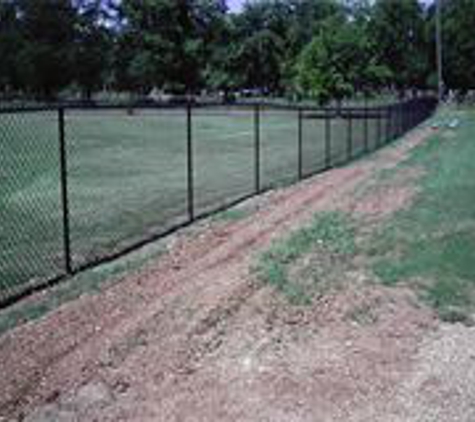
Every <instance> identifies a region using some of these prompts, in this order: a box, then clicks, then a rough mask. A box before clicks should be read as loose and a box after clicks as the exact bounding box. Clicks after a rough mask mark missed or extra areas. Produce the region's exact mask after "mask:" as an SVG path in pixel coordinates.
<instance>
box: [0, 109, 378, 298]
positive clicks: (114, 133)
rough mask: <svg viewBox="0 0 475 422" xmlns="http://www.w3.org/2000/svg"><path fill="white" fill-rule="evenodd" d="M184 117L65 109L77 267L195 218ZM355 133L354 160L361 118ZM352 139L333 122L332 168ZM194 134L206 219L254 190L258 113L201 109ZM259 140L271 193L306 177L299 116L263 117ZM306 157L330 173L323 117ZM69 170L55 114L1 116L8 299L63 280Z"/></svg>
mask: <svg viewBox="0 0 475 422" xmlns="http://www.w3.org/2000/svg"><path fill="white" fill-rule="evenodd" d="M186 121H187V118H186V112H185V110H184V109H166V110H165V109H154V110H135V112H134V113H133V114H132V115H129V114H127V112H126V111H125V110H87V111H86V110H68V111H66V115H65V123H66V125H65V134H66V144H67V166H68V178H67V180H68V195H69V214H70V219H69V225H70V233H71V253H72V264H73V267H75V268H77V267H78V266H81V265H83V264H85V263H88V262H91V261H94V260H96V259H98V258H100V257H103V256H105V255H108V254H111V253H114V252H117V251H120V250H122V249H123V248H126V247H127V246H130V245H132V244H134V243H135V242H138V241H140V240H141V239H144V238H146V237H147V236H148V235H150V234H154V233H159V232H161V231H165V230H166V229H167V228H170V227H172V226H174V225H176V224H179V223H180V222H184V221H186V220H187V219H188V214H187V209H188V203H187V143H186V142H187V125H186ZM368 123H369V124H368V129H369V130H368V138H369V143H370V146H371V147H374V146H375V145H376V143H377V139H376V137H377V125H376V122H375V121H371V120H370V121H369V122H368ZM383 127H384V126H383ZM351 129H352V143H353V153H354V154H355V155H356V154H358V153H360V152H362V149H363V145H364V139H363V133H364V130H363V120H353V122H352V127H351ZM347 134H348V122H347V121H345V120H342V119H339V118H335V119H332V120H331V137H332V150H331V156H332V162H333V163H334V164H338V163H342V162H344V161H346V160H347V158H348V157H347ZM192 135H193V164H194V174H193V180H194V198H195V209H196V213H197V214H200V213H202V212H205V211H209V210H212V209H214V208H217V207H219V206H222V205H224V204H226V203H228V202H231V201H233V200H235V199H238V198H240V197H243V196H246V195H248V194H251V193H253V192H254V190H255V158H254V157H255V155H254V154H255V146H254V142H255V141H254V139H255V138H254V112H253V110H252V109H250V108H249V109H244V108H224V107H216V108H200V109H194V110H193V118H192ZM260 140H261V152H260V157H261V161H260V167H261V171H260V179H261V187H262V188H263V189H265V188H268V187H271V186H275V185H280V184H285V183H290V182H292V181H294V180H296V179H297V178H298V116H297V112H296V111H292V110H285V111H284V110H262V113H261V116H260ZM302 152H303V154H302V166H303V173H304V175H309V174H312V173H314V172H316V171H318V170H321V169H323V167H324V166H325V122H324V120H321V119H316V118H304V119H303V121H302ZM59 163H60V157H59V144H58V116H57V112H56V111H41V112H29V113H3V114H0V178H1V179H0V180H1V183H0V221H1V224H0V298H2V297H6V296H7V295H10V294H13V293H15V292H17V291H18V290H21V289H23V288H24V287H25V285H27V284H30V285H31V284H36V283H42V282H44V281H45V280H46V279H48V278H52V277H54V276H55V275H60V274H62V273H63V272H64V268H65V267H64V252H63V251H64V248H63V222H62V221H63V220H62V217H63V213H62V205H61V204H62V202H61V188H60V164H59Z"/></svg>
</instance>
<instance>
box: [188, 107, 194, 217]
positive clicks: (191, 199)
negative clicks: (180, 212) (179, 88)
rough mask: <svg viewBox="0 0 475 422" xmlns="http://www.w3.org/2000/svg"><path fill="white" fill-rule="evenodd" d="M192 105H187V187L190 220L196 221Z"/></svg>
mask: <svg viewBox="0 0 475 422" xmlns="http://www.w3.org/2000/svg"><path fill="white" fill-rule="evenodd" d="M192 123H193V122H192V105H191V102H188V104H187V105H186V128H187V131H186V156H187V179H188V183H187V187H188V218H189V220H190V221H193V220H194V219H195V187H194V168H193V130H192Z"/></svg>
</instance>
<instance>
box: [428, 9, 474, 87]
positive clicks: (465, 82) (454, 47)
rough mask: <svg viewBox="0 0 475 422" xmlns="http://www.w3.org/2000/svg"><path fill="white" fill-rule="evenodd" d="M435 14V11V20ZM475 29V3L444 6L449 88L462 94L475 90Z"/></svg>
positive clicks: (445, 54)
mask: <svg viewBox="0 0 475 422" xmlns="http://www.w3.org/2000/svg"><path fill="white" fill-rule="evenodd" d="M433 12H434V11H433V10H432V20H433V15H434V13H433ZM432 28H433V26H432ZM432 28H431V29H432ZM473 28H475V0H451V1H445V2H442V39H443V71H444V82H445V84H446V85H447V86H448V87H449V88H452V89H457V90H459V91H460V92H461V94H464V93H465V92H466V91H467V90H469V89H474V88H475V37H474V36H473ZM432 33H433V32H432Z"/></svg>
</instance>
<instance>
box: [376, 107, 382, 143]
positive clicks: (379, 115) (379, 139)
mask: <svg viewBox="0 0 475 422" xmlns="http://www.w3.org/2000/svg"><path fill="white" fill-rule="evenodd" d="M381 113H382V109H381V107H378V114H377V116H378V119H377V121H376V125H377V126H376V129H377V132H376V138H377V142H376V145H377V146H378V147H379V146H381V137H382V133H381V132H382V128H381Z"/></svg>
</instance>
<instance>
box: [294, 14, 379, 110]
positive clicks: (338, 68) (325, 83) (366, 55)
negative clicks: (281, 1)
mask: <svg viewBox="0 0 475 422" xmlns="http://www.w3.org/2000/svg"><path fill="white" fill-rule="evenodd" d="M371 53H372V50H371V44H370V42H369V39H368V37H367V35H366V33H365V32H364V30H363V28H362V27H360V26H358V25H357V24H356V23H355V22H353V23H351V22H348V21H346V20H342V19H340V18H338V19H335V18H332V19H330V20H328V21H326V22H325V24H323V25H322V27H321V30H320V32H319V34H318V35H317V36H315V37H314V38H313V40H312V41H311V42H310V43H309V44H308V45H307V46H306V47H305V48H304V50H303V51H302V53H301V54H300V56H299V59H298V61H297V65H296V68H297V70H296V83H297V87H298V88H299V89H300V91H301V92H303V93H305V94H307V95H310V96H312V97H314V98H316V99H317V100H318V101H319V102H320V103H326V102H328V101H330V100H331V99H337V100H341V99H343V98H345V97H348V96H351V95H352V94H354V93H355V92H357V91H366V90H368V89H369V84H370V83H371V84H372V85H373V86H377V85H378V84H379V83H380V82H381V78H384V77H386V76H387V74H388V71H387V69H385V68H384V67H382V66H379V65H377V64H376V63H375V62H374V60H373V59H372V57H371ZM368 81H371V82H368Z"/></svg>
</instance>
